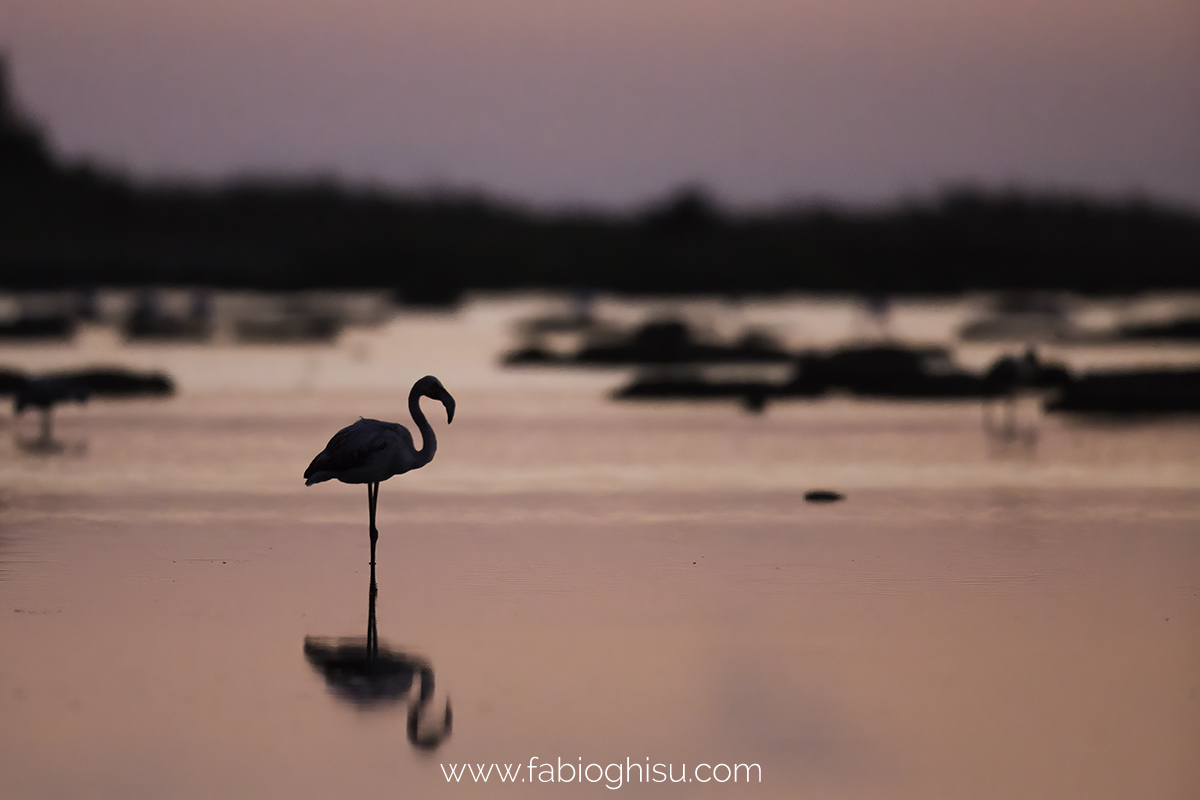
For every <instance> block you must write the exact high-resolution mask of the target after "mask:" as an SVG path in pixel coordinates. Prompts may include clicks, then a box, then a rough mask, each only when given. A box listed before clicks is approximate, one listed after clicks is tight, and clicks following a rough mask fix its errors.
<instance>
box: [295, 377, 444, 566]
mask: <svg viewBox="0 0 1200 800" xmlns="http://www.w3.org/2000/svg"><path fill="white" fill-rule="evenodd" d="M422 397H429V398H432V399H434V400H439V401H441V403H442V405H444V406H445V407H446V422H447V423H450V422H453V421H454V398H453V397H451V396H450V393H449V392H447V391H446V388H445V387H444V386H442V382H441V381H439V380H438V379H437V378H435V377H433V376H432V375H426V376H425V377H424V378H421V380H419V381H417V382H416V383H414V384H413V387H412V390H411V391H410V392H409V393H408V411H409V413H410V414H412V418H413V422H415V423H417V430H419V431H420V432H421V449H420V450H418V449H417V448H416V446H415V445H414V444H413V437H412V434H411V433H409V432H408V429H407V428H405V427H404V426H403V425H399V424H397V423H395V422H380V421H379V420H377V419H363V418H361V417H360V418H359V420H358V422H356V423H354V424H353V425H348V426H346V427H345V428H342V429H341V430H340V431H338V432H337V433H335V434H334V435H333V438H332V439H330V440H329V444H327V445H325V449H324V450H322V451H321V452H320V453H318V454H317V457H316V458H314V459H313V460H312V463H311V464H309V465H308V469H306V470H304V481H305V482H304V485H305V486H312V485H313V484H314V483H321V482H323V481H328V480H333V479H334V478H336V479H337V480H339V481H341V482H342V483H365V484H366V485H367V507H368V508H369V509H370V515H371V566H372V567H373V566H375V542H376V540H377V539H378V538H379V531H378V530H376V528H375V505H376V503H377V502H378V500H379V484H380V483H381V482H382V481H386V480H387V479H388V478H390V477H392V476H393V475H402V474H404V473H405V472H408V471H409V470H414V469H419V468H420V467H423V466H425V465H426V464H428V463H429V462H430V461H432V460H433V455H434V453H436V452H437V437H436V436H434V434H433V427H432V426H431V425H430V424H429V420H427V419H425V413H424V412H423V411H421V404H420V400H421V398H422Z"/></svg>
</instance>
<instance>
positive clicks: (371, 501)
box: [367, 483, 379, 567]
mask: <svg viewBox="0 0 1200 800" xmlns="http://www.w3.org/2000/svg"><path fill="white" fill-rule="evenodd" d="M378 500H379V484H378V483H368V484H367V504H368V506H369V507H370V510H371V566H372V567H373V566H375V542H376V541H377V540H378V539H379V531H378V530H376V528H375V504H376V503H377V502H378Z"/></svg>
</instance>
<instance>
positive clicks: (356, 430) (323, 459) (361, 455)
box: [304, 419, 389, 480]
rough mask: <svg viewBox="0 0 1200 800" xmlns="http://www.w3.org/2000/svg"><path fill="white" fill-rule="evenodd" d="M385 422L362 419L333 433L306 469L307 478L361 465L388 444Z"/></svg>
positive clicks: (305, 476) (305, 475)
mask: <svg viewBox="0 0 1200 800" xmlns="http://www.w3.org/2000/svg"><path fill="white" fill-rule="evenodd" d="M388 439H389V436H388V428H387V425H386V423H381V422H377V421H376V420H373V419H360V420H359V421H358V422H356V423H354V424H353V425H348V426H346V427H345V428H342V429H341V430H340V431H338V432H337V433H335V434H334V435H333V438H332V439H330V440H329V444H327V445H325V449H324V450H322V451H321V452H320V453H318V454H317V457H316V458H314V459H313V460H312V463H311V464H309V465H308V469H306V470H304V478H305V480H307V479H309V478H311V477H312V476H313V474H314V473H317V472H331V473H337V472H342V471H344V470H349V469H354V468H355V467H361V466H362V465H363V464H365V463H366V462H367V460H368V459H369V458H370V457H371V456H372V455H374V454H375V453H377V452H379V451H380V450H383V449H384V448H385V447H387V446H388Z"/></svg>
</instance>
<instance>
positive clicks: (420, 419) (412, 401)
mask: <svg viewBox="0 0 1200 800" xmlns="http://www.w3.org/2000/svg"><path fill="white" fill-rule="evenodd" d="M423 396H424V395H422V394H421V392H420V391H418V389H417V387H415V386H414V387H413V390H412V391H411V392H409V394H408V413H410V414H412V418H413V422H415V423H417V430H419V431H420V432H421V449H420V450H418V451H417V460H418V462H419V463H420V464H421V465H424V464H428V463H429V462H430V461H432V460H433V454H434V453H436V452H437V437H436V436H434V434H433V426H432V425H430V424H429V420H427V419H425V412H424V411H422V410H421V398H422V397H423Z"/></svg>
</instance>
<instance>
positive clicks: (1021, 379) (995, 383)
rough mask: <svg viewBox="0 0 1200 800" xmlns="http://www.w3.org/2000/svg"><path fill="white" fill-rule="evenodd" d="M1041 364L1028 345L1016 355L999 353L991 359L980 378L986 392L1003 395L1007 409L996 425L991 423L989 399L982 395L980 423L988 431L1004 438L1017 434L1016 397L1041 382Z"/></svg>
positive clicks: (996, 396)
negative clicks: (999, 424)
mask: <svg viewBox="0 0 1200 800" xmlns="http://www.w3.org/2000/svg"><path fill="white" fill-rule="evenodd" d="M1042 373H1043V367H1042V363H1041V362H1040V361H1039V360H1038V357H1037V352H1036V351H1035V350H1034V349H1033V348H1032V347H1028V348H1026V349H1025V354H1024V355H1023V356H1021V357H1020V358H1017V357H1016V356H1011V355H1007V356H1001V357H1000V358H998V359H996V361H995V362H993V364H992V366H991V368H990V369H989V370H988V372H987V374H986V375H984V378H983V382H984V386H985V388H986V390H987V395H988V396H989V397H991V398H994V399H1000V398H1003V399H1004V401H1005V406H1006V407H1007V413H1006V415H1005V420H1004V423H1003V425H1002V427H1000V428H999V429H997V428H995V426H994V425H993V423H992V415H991V403H989V402H988V401H987V400H986V399H985V400H984V406H983V426H984V428H985V429H986V430H987V431H988V432H989V433H998V434H999V435H1000V436H1002V437H1004V438H1006V439H1013V438H1016V436H1017V398H1018V397H1019V395H1021V394H1022V393H1023V392H1026V391H1028V390H1030V389H1033V388H1035V387H1038V386H1039V385H1041V384H1042V383H1043V380H1042Z"/></svg>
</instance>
